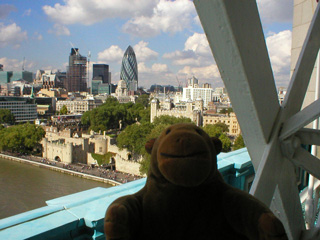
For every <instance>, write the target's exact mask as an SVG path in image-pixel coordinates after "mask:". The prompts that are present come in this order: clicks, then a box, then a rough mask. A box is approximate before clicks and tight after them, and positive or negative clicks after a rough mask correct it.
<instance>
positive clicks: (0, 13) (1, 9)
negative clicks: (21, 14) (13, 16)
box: [0, 4, 17, 19]
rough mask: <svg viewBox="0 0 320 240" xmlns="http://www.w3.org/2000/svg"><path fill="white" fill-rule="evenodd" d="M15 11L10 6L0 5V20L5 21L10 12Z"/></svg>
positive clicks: (13, 7)
mask: <svg viewBox="0 0 320 240" xmlns="http://www.w3.org/2000/svg"><path fill="white" fill-rule="evenodd" d="M13 11H17V9H16V7H15V6H13V5H10V4H0V19H5V18H6V17H7V16H8V15H9V14H10V12H13Z"/></svg>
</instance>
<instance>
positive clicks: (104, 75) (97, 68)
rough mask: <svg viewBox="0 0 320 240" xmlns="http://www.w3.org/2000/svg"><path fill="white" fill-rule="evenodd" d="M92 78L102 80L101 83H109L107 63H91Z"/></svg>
mask: <svg viewBox="0 0 320 240" xmlns="http://www.w3.org/2000/svg"><path fill="white" fill-rule="evenodd" d="M92 70H93V73H92V79H93V80H102V83H109V84H110V83H111V79H109V65H107V64H93V66H92Z"/></svg>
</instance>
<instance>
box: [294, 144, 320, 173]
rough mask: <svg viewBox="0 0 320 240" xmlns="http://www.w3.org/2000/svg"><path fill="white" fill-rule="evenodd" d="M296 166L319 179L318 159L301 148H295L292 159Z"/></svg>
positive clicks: (319, 164)
mask: <svg viewBox="0 0 320 240" xmlns="http://www.w3.org/2000/svg"><path fill="white" fill-rule="evenodd" d="M290 160H291V161H292V162H293V163H294V164H295V165H296V166H297V167H301V168H302V169H304V170H306V171H307V172H308V173H310V174H312V175H313V176H315V177H316V178H318V179H320V160H319V159H318V158H317V157H315V156H313V155H311V154H310V153H309V152H308V151H307V150H305V149H303V148H301V147H300V148H297V149H296V151H295V154H294V156H293V158H292V159H290Z"/></svg>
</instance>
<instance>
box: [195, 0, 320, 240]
mask: <svg viewBox="0 0 320 240" xmlns="http://www.w3.org/2000/svg"><path fill="white" fill-rule="evenodd" d="M299 2H304V1H299ZM309 2H311V1H309ZM314 2H315V1H314ZM194 4H195V7H196V10H197V12H198V15H199V18H200V21H201V24H202V26H203V29H204V31H205V34H206V36H207V39H208V41H209V45H210V48H211V50H212V54H213V56H214V58H215V61H216V63H217V65H218V68H219V71H220V74H221V77H222V79H223V81H224V84H225V86H226V88H227V91H228V93H229V97H230V99H231V102H232V105H233V108H234V111H235V113H236V115H237V118H238V121H239V124H240V126H241V130H242V133H243V137H244V140H245V143H246V145H247V148H248V152H249V154H250V157H251V159H252V163H253V165H254V168H255V172H256V176H255V180H254V182H253V185H252V188H251V190H250V192H251V194H253V195H254V196H255V197H257V198H258V199H260V200H261V201H263V202H264V203H265V204H266V205H268V206H269V207H270V208H271V210H272V211H273V212H274V213H275V214H276V215H277V216H278V217H279V218H280V219H281V221H282V222H283V224H284V226H285V229H286V232H287V234H288V237H289V239H320V230H319V224H318V226H316V225H315V220H316V219H315V211H314V210H313V209H312V208H314V209H316V207H317V204H314V205H313V204H307V209H306V210H307V211H306V220H307V222H305V219H304V216H303V211H302V206H301V201H300V195H299V191H298V187H297V177H296V170H297V168H302V169H304V170H305V171H306V172H308V173H310V174H312V176H314V177H315V178H316V179H319V178H320V161H319V159H318V158H317V157H316V156H314V155H312V154H311V153H310V152H308V151H307V150H305V148H304V147H303V145H320V131H319V130H318V129H310V128H306V126H307V125H308V124H310V123H311V122H313V121H314V120H316V119H317V118H318V117H319V115H320V100H318V99H316V100H315V101H314V102H312V103H311V104H309V105H307V106H305V107H304V108H303V109H302V106H303V102H304V99H305V95H306V92H307V88H308V85H309V82H310V78H311V75H312V72H313V69H314V65H315V62H316V59H317V56H318V51H319V47H320V14H319V8H320V5H317V6H316V10H315V12H314V15H313V18H312V21H311V23H310V27H309V30H308V32H307V35H306V38H305V41H304V43H303V46H302V49H301V52H300V55H299V57H298V60H297V63H296V66H295V68H294V71H293V73H292V77H291V80H290V84H289V88H288V91H287V94H286V98H285V100H284V102H283V104H282V105H281V106H280V105H279V102H278V99H277V94H276V88H275V81H274V77H273V72H272V68H271V65H270V60H269V56H268V52H267V48H266V43H265V38H264V34H263V31H262V27H261V22H260V17H259V13H258V9H257V4H256V1H250V0H246V1H231V0H194ZM315 5H316V3H315ZM312 187H313V186H311V188H312ZM310 190H311V192H312V189H310ZM317 200H318V199H316V201H315V202H317ZM307 227H308V229H306V228H307Z"/></svg>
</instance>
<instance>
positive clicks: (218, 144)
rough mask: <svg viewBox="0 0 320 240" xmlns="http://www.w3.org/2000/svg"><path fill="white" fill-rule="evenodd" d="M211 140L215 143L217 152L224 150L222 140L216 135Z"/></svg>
mask: <svg viewBox="0 0 320 240" xmlns="http://www.w3.org/2000/svg"><path fill="white" fill-rule="evenodd" d="M211 141H212V142H213V145H214V147H215V149H216V153H217V155H218V154H219V153H220V152H221V150H222V142H221V141H220V139H219V138H216V137H211Z"/></svg>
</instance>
